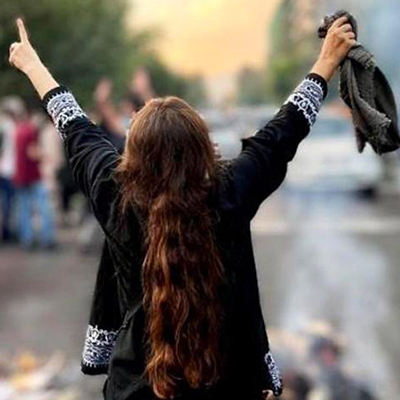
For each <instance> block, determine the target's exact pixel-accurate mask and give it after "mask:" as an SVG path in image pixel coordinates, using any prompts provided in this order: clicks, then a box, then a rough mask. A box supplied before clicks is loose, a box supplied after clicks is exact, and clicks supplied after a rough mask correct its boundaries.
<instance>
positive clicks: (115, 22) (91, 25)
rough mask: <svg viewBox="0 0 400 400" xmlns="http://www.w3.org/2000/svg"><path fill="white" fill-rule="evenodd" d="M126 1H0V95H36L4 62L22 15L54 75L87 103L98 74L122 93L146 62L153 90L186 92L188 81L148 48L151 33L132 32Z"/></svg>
mask: <svg viewBox="0 0 400 400" xmlns="http://www.w3.org/2000/svg"><path fill="white" fill-rule="evenodd" d="M127 7H128V5H127V0H1V13H0V97H1V96H3V95H7V94H18V95H21V96H22V97H23V98H25V99H26V100H27V101H29V102H31V103H32V102H33V101H35V99H36V95H35V94H34V92H33V90H32V88H31V87H30V84H29V83H28V82H27V79H25V78H23V77H21V74H20V73H19V72H17V71H16V70H14V69H13V68H11V67H10V66H9V64H8V49H9V46H10V44H11V43H12V42H14V41H17V40H18V38H17V33H16V29H15V24H14V20H15V18H16V17H17V16H23V17H24V19H25V20H26V23H27V27H28V30H29V32H30V38H31V41H32V43H33V45H34V47H35V48H36V49H37V51H38V53H39V55H40V57H41V58H42V60H43V61H44V63H45V64H46V65H47V66H48V67H49V69H50V70H51V72H52V73H53V74H54V76H55V77H56V79H57V80H58V81H59V82H61V83H63V84H64V85H66V86H69V87H71V88H72V89H73V91H74V93H75V94H76V96H77V97H78V98H79V101H80V102H81V103H82V104H83V105H85V106H87V105H89V104H90V102H91V99H92V93H93V89H94V87H95V86H96V83H97V82H98V81H99V80H100V79H101V78H102V77H105V76H106V77H108V78H110V79H112V80H113V82H114V85H115V88H116V92H117V94H118V93H119V94H122V93H124V92H125V88H126V87H127V86H126V85H127V83H128V82H129V80H130V78H131V76H132V73H133V71H134V69H135V68H136V67H137V66H139V65H146V66H148V68H149V69H150V70H151V74H152V75H153V76H154V85H155V87H156V91H157V92H158V93H159V94H160V95H162V94H166V93H168V94H176V95H179V96H184V95H185V93H186V91H185V90H186V89H185V88H187V82H186V81H185V79H183V78H181V77H179V76H178V75H176V74H174V73H173V72H171V71H169V70H168V68H166V67H165V66H164V65H163V64H162V63H161V62H160V61H159V59H158V58H157V56H156V55H154V54H152V53H151V51H150V50H149V48H150V44H151V43H152V41H153V40H154V36H153V35H152V34H151V32H139V33H130V32H128V31H127V28H126V24H125V22H126V21H125V18H126V15H127Z"/></svg>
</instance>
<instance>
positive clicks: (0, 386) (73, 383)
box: [0, 351, 100, 400]
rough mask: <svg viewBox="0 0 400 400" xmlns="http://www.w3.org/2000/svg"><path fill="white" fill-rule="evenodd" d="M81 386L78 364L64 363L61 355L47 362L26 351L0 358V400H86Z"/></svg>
mask: <svg viewBox="0 0 400 400" xmlns="http://www.w3.org/2000/svg"><path fill="white" fill-rule="evenodd" d="M81 382H82V376H81V372H80V368H79V364H77V363H76V362H70V361H67V359H66V357H65V355H64V354H63V353H59V352H58V353H54V354H53V355H52V356H50V357H49V358H47V359H43V358H39V357H37V356H35V355H34V354H32V353H31V352H28V351H24V352H21V353H19V354H18V355H16V356H14V357H8V356H6V355H0V400H83V399H87V398H88V397H87V395H86V396H85V393H83V390H82V388H81V386H82V385H81ZM97 391H98V392H100V390H99V389H98V388H97ZM91 398H93V397H91ZM99 398H100V394H99Z"/></svg>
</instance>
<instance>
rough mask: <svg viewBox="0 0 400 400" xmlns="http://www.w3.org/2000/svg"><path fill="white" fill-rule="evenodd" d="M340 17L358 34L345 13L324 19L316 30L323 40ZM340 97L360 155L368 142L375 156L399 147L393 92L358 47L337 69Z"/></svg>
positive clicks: (377, 69) (349, 16)
mask: <svg viewBox="0 0 400 400" xmlns="http://www.w3.org/2000/svg"><path fill="white" fill-rule="evenodd" d="M342 16H347V17H348V18H349V23H350V24H351V25H352V27H353V31H354V33H355V34H356V37H357V33H358V29H357V22H356V20H355V18H354V17H353V16H352V15H351V14H349V13H348V12H347V11H343V10H341V11H338V12H336V13H335V14H333V15H330V16H326V17H325V18H324V22H323V24H322V25H321V26H320V28H319V29H318V36H319V37H320V38H325V36H326V34H327V32H328V29H329V28H330V27H331V25H332V24H333V22H334V21H335V20H337V19H338V18H340V17H342ZM340 97H341V98H342V99H343V101H344V102H345V103H346V105H347V106H348V107H349V108H350V109H351V113H352V117H353V123H354V127H355V130H356V139H357V146H358V150H359V151H360V153H361V152H362V151H363V150H364V147H365V144H366V143H367V142H368V143H369V144H370V145H371V146H372V148H373V149H374V151H375V152H376V153H378V154H382V153H388V152H390V151H394V150H397V149H398V148H399V147H400V138H399V129H398V118H397V107H396V102H395V99H394V96H393V91H392V89H391V87H390V85H389V83H388V81H387V79H386V77H385V75H384V74H383V73H382V71H381V70H380V69H379V68H378V67H377V65H376V64H375V61H374V60H373V55H372V54H371V53H369V52H368V50H366V49H365V48H364V47H363V46H362V45H360V44H357V46H355V47H354V48H353V49H351V50H350V52H349V54H348V56H347V57H346V58H345V60H344V61H343V62H342V64H341V67H340Z"/></svg>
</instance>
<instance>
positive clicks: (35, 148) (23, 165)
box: [14, 100, 55, 249]
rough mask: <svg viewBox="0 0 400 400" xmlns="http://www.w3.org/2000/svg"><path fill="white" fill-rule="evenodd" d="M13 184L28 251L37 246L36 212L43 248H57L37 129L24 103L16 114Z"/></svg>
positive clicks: (25, 245) (23, 242)
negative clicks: (35, 235) (35, 231)
mask: <svg viewBox="0 0 400 400" xmlns="http://www.w3.org/2000/svg"><path fill="white" fill-rule="evenodd" d="M15 122H16V130H15V156H16V157H15V161H16V162H15V174H14V184H15V187H16V193H17V197H18V232H19V240H20V242H21V244H22V246H23V247H24V248H25V249H32V248H33V247H34V244H35V241H34V239H35V238H34V229H33V217H34V211H36V212H37V213H38V214H39V217H40V239H39V242H40V245H41V246H42V247H43V248H45V249H51V248H53V247H54V246H55V228H54V218H53V212H52V209H51V206H50V201H49V193H48V190H47V188H46V186H45V185H44V183H43V180H42V176H41V172H40V162H41V160H42V158H43V154H42V151H41V149H40V146H39V131H38V128H37V127H36V126H35V125H34V124H33V122H32V121H31V120H30V117H29V114H28V112H27V110H26V107H25V105H24V103H23V102H22V100H21V101H20V104H19V110H18V112H17V113H16V118H15Z"/></svg>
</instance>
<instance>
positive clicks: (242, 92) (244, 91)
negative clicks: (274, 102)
mask: <svg viewBox="0 0 400 400" xmlns="http://www.w3.org/2000/svg"><path fill="white" fill-rule="evenodd" d="M265 101H266V83H265V76H264V74H263V73H262V71H259V70H256V69H253V68H248V67H246V68H243V69H242V70H241V71H240V72H239V75H238V78H237V102H238V104H242V105H255V104H262V103H264V102H265Z"/></svg>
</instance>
